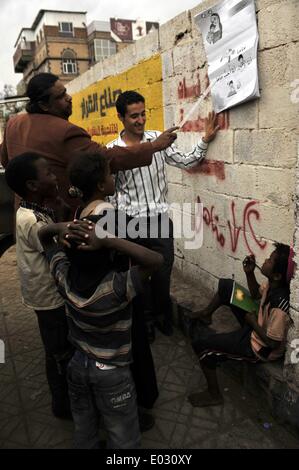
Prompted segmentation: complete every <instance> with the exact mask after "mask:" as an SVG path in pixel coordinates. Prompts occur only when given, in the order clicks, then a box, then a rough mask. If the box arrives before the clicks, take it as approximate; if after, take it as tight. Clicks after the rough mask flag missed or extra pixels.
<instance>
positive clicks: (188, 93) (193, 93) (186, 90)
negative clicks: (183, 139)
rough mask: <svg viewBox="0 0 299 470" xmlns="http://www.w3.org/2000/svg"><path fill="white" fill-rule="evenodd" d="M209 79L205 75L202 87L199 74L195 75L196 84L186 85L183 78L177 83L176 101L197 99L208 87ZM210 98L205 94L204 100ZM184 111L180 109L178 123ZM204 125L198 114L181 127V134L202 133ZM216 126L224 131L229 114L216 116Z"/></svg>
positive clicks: (226, 112) (227, 124)
mask: <svg viewBox="0 0 299 470" xmlns="http://www.w3.org/2000/svg"><path fill="white" fill-rule="evenodd" d="M209 85H210V82H209V77H208V74H206V75H205V78H204V81H203V86H202V85H201V83H200V76H199V74H197V75H196V82H195V83H193V84H191V85H190V84H189V85H187V81H186V78H185V77H184V78H183V80H181V81H180V82H179V86H178V89H177V92H178V99H179V100H186V99H188V98H199V97H200V95H201V93H204V92H205V91H206V89H207V88H208V87H209ZM209 96H210V93H208V94H207V96H206V97H205V99H207V98H208V97H209ZM184 114H185V110H184V109H183V108H181V109H180V119H179V121H180V122H182V121H183V119H184ZM204 124H205V120H204V118H203V117H201V116H200V114H198V115H197V117H196V118H195V119H193V120H190V121H187V122H186V123H185V125H184V126H183V127H182V131H183V132H202V131H204ZM217 124H218V125H219V126H220V129H221V130H226V129H228V128H229V112H228V111H224V112H222V113H220V114H218V122H217Z"/></svg>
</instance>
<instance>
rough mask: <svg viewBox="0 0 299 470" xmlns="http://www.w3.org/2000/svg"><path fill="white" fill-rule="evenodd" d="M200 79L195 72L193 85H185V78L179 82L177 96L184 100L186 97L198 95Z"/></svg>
mask: <svg viewBox="0 0 299 470" xmlns="http://www.w3.org/2000/svg"><path fill="white" fill-rule="evenodd" d="M200 90H201V87H200V79H199V74H197V82H196V83H195V84H194V85H191V86H187V84H186V78H185V77H184V78H183V80H182V81H181V82H180V83H179V86H178V98H179V99H180V100H185V99H187V98H197V97H199V96H200Z"/></svg>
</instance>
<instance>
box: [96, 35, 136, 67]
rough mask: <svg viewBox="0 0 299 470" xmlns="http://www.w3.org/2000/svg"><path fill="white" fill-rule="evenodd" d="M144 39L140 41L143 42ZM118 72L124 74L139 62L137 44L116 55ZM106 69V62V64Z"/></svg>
mask: <svg viewBox="0 0 299 470" xmlns="http://www.w3.org/2000/svg"><path fill="white" fill-rule="evenodd" d="M141 40H142V39H140V41H141ZM114 57H115V60H116V72H117V73H122V72H125V71H126V70H128V69H130V68H131V67H133V66H134V65H135V64H136V63H137V62H138V60H137V53H136V44H130V46H128V47H125V48H124V49H122V50H121V51H119V52H118V53H117V54H115V56H114ZM104 67H105V62H104Z"/></svg>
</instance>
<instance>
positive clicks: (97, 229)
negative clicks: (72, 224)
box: [78, 219, 116, 251]
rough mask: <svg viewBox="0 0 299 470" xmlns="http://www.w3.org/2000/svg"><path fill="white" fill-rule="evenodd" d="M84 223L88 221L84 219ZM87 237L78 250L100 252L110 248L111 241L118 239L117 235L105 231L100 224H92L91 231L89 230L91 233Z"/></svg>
mask: <svg viewBox="0 0 299 470" xmlns="http://www.w3.org/2000/svg"><path fill="white" fill-rule="evenodd" d="M84 221H86V219H84V220H83V222H84ZM86 222H87V221H86ZM89 223H90V222H89ZM86 235H87V236H86ZM86 235H85V239H84V240H82V241H81V243H80V244H79V246H78V250H81V251H96V250H100V249H102V248H104V247H108V245H109V239H112V238H116V237H115V235H112V234H110V233H109V232H107V231H106V230H104V229H103V227H102V226H101V225H100V224H99V223H97V224H96V225H95V224H92V228H91V231H90V228H89V232H88V233H87V234H86Z"/></svg>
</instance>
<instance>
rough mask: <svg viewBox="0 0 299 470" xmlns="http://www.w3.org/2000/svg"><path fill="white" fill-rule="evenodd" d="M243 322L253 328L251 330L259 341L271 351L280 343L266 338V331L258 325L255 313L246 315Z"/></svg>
mask: <svg viewBox="0 0 299 470" xmlns="http://www.w3.org/2000/svg"><path fill="white" fill-rule="evenodd" d="M245 321H246V322H247V323H248V325H250V326H251V327H252V328H253V330H254V331H255V332H256V334H257V335H258V336H259V337H260V338H261V340H262V341H263V342H264V343H265V344H266V345H267V346H268V347H269V348H271V349H276V348H278V346H279V345H280V343H281V341H276V340H274V339H272V338H269V336H267V332H266V330H265V329H264V328H263V327H261V326H260V325H259V324H258V322H257V318H256V314H255V313H247V314H246V315H245Z"/></svg>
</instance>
